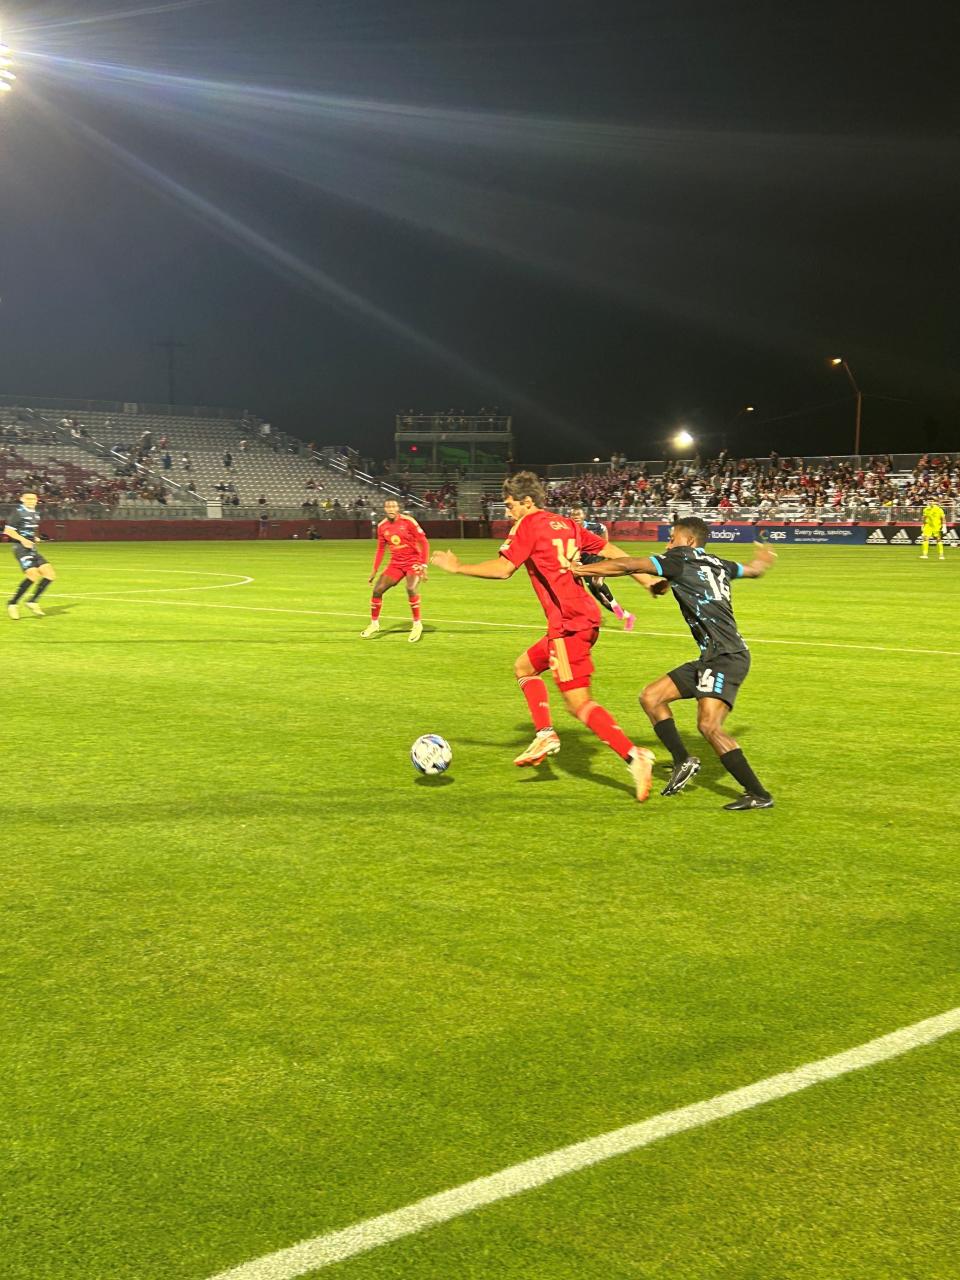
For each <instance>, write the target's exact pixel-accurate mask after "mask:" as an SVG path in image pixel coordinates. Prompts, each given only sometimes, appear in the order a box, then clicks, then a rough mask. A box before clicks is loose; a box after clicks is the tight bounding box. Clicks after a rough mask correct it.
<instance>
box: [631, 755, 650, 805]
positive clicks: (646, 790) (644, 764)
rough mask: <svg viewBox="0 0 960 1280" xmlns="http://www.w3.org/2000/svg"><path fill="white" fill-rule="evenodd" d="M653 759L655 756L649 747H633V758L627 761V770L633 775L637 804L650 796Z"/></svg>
mask: <svg viewBox="0 0 960 1280" xmlns="http://www.w3.org/2000/svg"><path fill="white" fill-rule="evenodd" d="M654 759H655V756H654V754H653V752H652V751H651V750H650V748H649V747H635V748H634V751H633V756H632V757H631V758H630V759H629V760H628V761H627V768H628V769H629V770H630V772H631V773H632V774H633V780H634V782H635V783H636V786H637V802H638V804H643V802H644V800H646V798H647V796H648V795H649V794H650V782H651V779H652V778H653V762H654Z"/></svg>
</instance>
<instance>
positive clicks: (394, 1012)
mask: <svg viewBox="0 0 960 1280" xmlns="http://www.w3.org/2000/svg"><path fill="white" fill-rule="evenodd" d="M493 547H494V544H492V543H489V544H464V548H463V555H464V556H465V558H472V559H479V558H482V556H484V555H486V554H489V553H490V552H492V550H493ZM46 550H47V554H48V556H49V558H50V559H51V561H52V562H53V563H54V564H55V566H56V567H57V569H58V572H59V575H60V577H59V580H58V582H57V583H56V584H55V585H54V588H53V589H52V590H51V591H50V592H49V593H48V595H47V597H46V601H45V604H46V607H47V609H48V616H47V617H46V618H44V619H36V618H33V617H30V616H26V617H24V618H23V619H22V620H21V621H19V622H12V621H8V620H7V619H6V618H5V617H3V618H2V619H0V622H2V625H3V626H4V627H5V636H4V648H5V673H6V688H7V694H6V707H7V712H6V717H5V719H6V725H5V734H4V737H5V747H6V760H7V772H6V776H7V784H6V801H5V805H4V810H5V822H4V830H5V837H6V839H5V849H6V851H5V856H4V864H5V874H4V876H3V880H2V895H0V909H2V921H3V933H2V939H0V957H2V960H0V979H2V987H0V990H2V1002H3V1006H2V1011H0V1026H2V1038H0V1080H2V1094H3V1104H2V1108H0V1124H2V1129H3V1141H2V1153H3V1154H2V1159H3V1162H4V1165H5V1168H4V1170H3V1174H2V1181H0V1200H2V1204H0V1276H2V1277H3V1280H108V1278H109V1280H132V1278H134V1277H136V1278H137V1280H181V1278H182V1280H205V1278H206V1277H209V1276H212V1275H214V1274H216V1273H218V1272H220V1271H222V1270H225V1269H227V1268H228V1267H232V1266H236V1265H239V1264H240V1263H242V1262H244V1261H246V1260H249V1259H253V1258H257V1257H259V1256H261V1255H263V1254H266V1253H269V1252H271V1251H274V1250H277V1249H281V1248H283V1247H285V1246H287V1245H291V1244H294V1243H295V1242H296V1241H298V1240H301V1239H304V1238H307V1237H312V1236H315V1235H318V1234H321V1233H323V1232H326V1231H330V1230H334V1229H336V1228H340V1227H345V1226H348V1225H350V1224H351V1223H354V1222H356V1221H357V1220H359V1219H362V1218H365V1217H368V1216H371V1215H376V1214H380V1213H383V1212H386V1211H388V1210H392V1209H396V1208H399V1207H401V1206H404V1205H407V1204H409V1203H410V1202H412V1201H414V1200H416V1199H418V1198H421V1197H423V1196H427V1195H431V1194H433V1193H435V1192H439V1191H441V1190H443V1189H445V1188H447V1187H451V1186H455V1185H457V1184H459V1183H462V1182H465V1181H468V1180H470V1179H472V1178H475V1177H478V1176H480V1175H482V1174H486V1173H492V1172H494V1171H496V1170H498V1169H500V1168H503V1167H504V1166H507V1165H510V1164H513V1163H515V1162H517V1161H521V1160H525V1159H527V1158H529V1157H532V1156H536V1155H539V1154H541V1153H544V1152H548V1151H551V1150H552V1149H554V1148H556V1147H559V1146H562V1145H565V1144H568V1143H571V1142H576V1141H578V1140H580V1139H583V1138H587V1137H590V1136H591V1135H594V1134H598V1133H603V1132H605V1131H607V1130H610V1129H613V1128H616V1127H618V1126H621V1125H624V1124H628V1123H631V1122H634V1121H638V1120H642V1119H644V1118H646V1117H648V1116H653V1115H655V1114H657V1113H659V1112H662V1111H664V1110H668V1109H670V1108H673V1107H679V1106H683V1105H686V1104H688V1103H694V1102H698V1101H700V1100H701V1099H706V1098H710V1097H712V1096H714V1095H715V1094H717V1093H720V1092H723V1091H725V1090H729V1089H733V1088H736V1087H737V1086H740V1085H744V1084H748V1083H750V1082H752V1081H754V1080H757V1079H760V1078H762V1077H764V1076H767V1075H771V1074H773V1073H776V1072H780V1071H785V1070H788V1069H790V1068H793V1067H795V1066H798V1065H799V1064H801V1063H805V1062H808V1061H811V1060H814V1059H818V1058H821V1057H823V1056H825V1055H828V1054H833V1053H837V1052H839V1051H840V1050H843V1049H847V1048H850V1047H852V1046H855V1045H858V1044H860V1043H862V1042H863V1041H866V1040H870V1039H872V1038H873V1037H875V1036H878V1035H881V1034H883V1033H885V1032H888V1031H892V1030H894V1029H896V1028H898V1027H901V1026H904V1025H905V1024H909V1023H912V1022H915V1021H917V1020H918V1019H921V1018H925V1017H929V1016H931V1015H933V1014H938V1013H941V1012H942V1011H944V1010H948V1009H951V1008H954V1007H955V1006H957V1005H958V1004H960V996H958V974H960V963H958V960H960V944H958V931H957V919H958V911H960V892H958V889H960V862H958V854H957V832H958V829H960V798H958V787H957V776H958V772H957V766H956V760H955V756H956V751H955V744H954V742H953V735H954V731H955V726H956V722H957V714H958V710H960V695H958V671H960V666H958V659H960V644H958V643H957V641H956V639H955V623H956V619H957V617H958V606H960V558H958V555H957V553H956V552H952V553H950V554H949V555H948V559H947V562H946V563H945V564H938V563H937V562H936V561H932V562H930V563H927V564H921V562H920V560H919V557H918V555H917V554H916V552H915V551H914V550H904V551H901V550H899V549H891V548H887V547H883V548H872V547H871V548H863V549H854V548H839V549H826V548H805V547H801V548H785V549H783V551H782V553H781V557H780V562H779V564H778V566H777V568H776V571H775V572H774V573H773V574H771V575H769V576H768V577H767V578H765V579H764V580H762V581H760V582H749V581H748V582H743V583H739V584H737V586H736V587H735V605H736V608H737V614H738V618H739V620H740V623H741V626H742V629H743V631H744V633H745V634H746V636H747V638H748V640H750V641H751V643H752V647H753V658H754V661H753V671H752V674H751V676H750V679H749V681H748V682H747V684H746V686H745V688H744V691H743V693H742V695H741V699H740V703H739V705H738V706H737V708H736V712H735V714H734V715H733V716H732V717H731V721H730V725H731V728H732V730H733V732H734V733H735V734H736V735H737V736H738V737H739V738H740V740H741V743H742V745H743V747H744V750H745V751H746V753H747V755H748V757H749V758H750V760H751V762H752V763H753V764H754V766H755V767H756V769H757V772H758V773H759V774H760V776H761V778H762V779H763V780H764V782H765V783H766V785H767V786H768V787H769V788H770V789H771V790H772V791H773V792H774V793H775V795H776V798H777V807H776V808H775V809H773V810H772V811H769V812H764V813H746V814H727V813H724V812H723V811H722V807H721V806H722V805H723V804H724V803H725V802H726V800H727V799H728V798H730V797H732V796H733V795H735V794H736V792H737V788H736V787H735V786H734V785H733V783H732V780H730V779H728V778H727V777H726V775H725V774H724V773H723V771H722V770H721V768H720V767H719V765H718V764H717V763H716V762H715V761H714V760H713V759H708V756H709V752H706V753H705V754H704V760H705V767H704V770H703V773H702V774H701V775H700V777H699V778H698V779H697V783H698V785H696V786H695V788H691V789H690V790H689V791H688V792H686V793H684V794H683V795H682V796H679V797H676V798H674V799H672V800H662V799H661V798H660V797H659V795H658V794H654V795H653V796H652V798H651V800H650V801H649V803H648V804H646V805H645V806H643V807H640V806H637V805H636V804H635V802H634V801H633V799H632V794H631V791H630V788H629V782H630V779H629V776H628V774H627V772H626V770H625V769H624V768H623V766H622V764H621V763H620V762H619V761H618V760H617V759H616V758H615V757H614V756H613V755H612V754H611V753H610V752H609V751H607V749H606V748H604V747H603V746H602V745H601V744H599V743H598V742H596V740H594V739H593V738H592V737H591V735H589V734H588V733H587V732H586V730H584V729H583V728H581V726H580V725H579V724H577V723H576V722H574V721H570V720H567V719H564V713H563V712H562V711H561V709H560V704H559V699H557V698H556V696H555V695H554V701H555V703H556V706H557V723H558V727H559V728H560V730H561V732H562V734H563V740H564V747H563V751H562V753H561V755H560V756H559V757H557V759H556V761H555V762H554V763H551V764H547V765H545V766H543V768H542V769H540V770H537V771H533V770H517V769H514V768H513V767H512V764H511V760H512V757H513V755H514V754H515V753H516V750H517V749H518V748H519V747H521V746H522V745H525V743H526V741H527V740H528V738H529V734H530V730H529V727H528V724H527V720H526V708H525V705H524V703H523V699H522V697H521V695H520V694H519V692H518V691H517V689H516V686H515V684H514V681H513V678H512V661H513V658H514V656H515V655H516V653H518V652H519V651H520V650H521V649H523V648H525V647H526V646H527V645H528V644H529V643H531V642H532V641H533V640H534V639H536V638H537V636H538V635H539V634H540V631H541V618H540V614H539V610H538V607H537V605H536V601H535V599H534V597H533V594H532V592H531V590H530V588H529V585H528V583H527V581H526V575H525V574H522V573H521V574H518V575H517V576H516V577H515V578H514V579H512V580H511V581H510V582H508V583H486V582H477V581H469V580H466V579H462V578H457V579H455V578H451V577H448V576H445V575H443V574H441V573H440V572H439V571H438V570H434V571H433V572H432V574H431V578H430V581H429V582H428V583H427V584H426V585H425V587H424V602H425V613H424V616H425V621H426V623H427V631H426V634H425V635H424V639H423V641H422V643H421V644H419V645H409V644H408V643H407V642H406V631H407V626H408V616H407V608H406V601H405V599H404V598H403V594H402V590H398V591H394V592H393V593H391V595H390V596H389V597H388V598H387V603H386V607H385V610H384V621H385V623H386V624H387V625H386V628H385V631H384V633H383V634H381V636H380V637H378V638H377V639H376V640H373V641H361V640H360V639H359V631H360V629H361V628H362V627H363V625H364V622H365V618H366V608H367V599H368V588H367V586H366V576H367V572H368V570H369V564H370V560H371V547H369V546H366V545H362V544H355V543H354V544H332V543H331V544H325V543H243V544H208V545H203V544H196V545H194V544H176V543H175V544H165V545H164V544H140V545H136V544H123V545H87V546H84V545H79V544H74V545H62V546H61V545H56V544H53V545H51V546H50V547H49V548H47V549H46ZM7 571H8V581H9V584H10V586H11V588H12V586H13V584H14V583H15V582H16V580H17V578H18V574H17V570H16V566H15V564H14V561H13V557H12V555H9V553H8V562H7ZM247 577H249V578H251V579H252V581H249V582H244V581H243V580H244V579H245V578H247ZM241 584H242V585H241ZM628 592H632V595H631V596H630V599H632V600H636V605H637V612H638V614H639V619H638V624H637V628H638V630H637V632H636V633H635V634H634V635H632V636H627V635H624V634H622V633H621V632H620V631H619V629H618V627H617V625H616V624H615V623H614V624H613V626H612V627H611V628H609V629H608V630H607V632H606V634H605V635H604V636H603V637H602V638H601V641H600V644H599V646H598V651H597V663H598V677H597V680H596V684H595V689H596V695H597V697H598V699H599V700H600V701H602V702H603V703H605V704H606V705H607V706H608V707H609V708H610V709H611V710H613V711H616V712H618V713H619V716H620V718H621V722H622V723H623V724H624V726H625V727H626V728H627V729H628V732H631V733H632V734H634V735H635V736H636V738H637V740H638V741H640V742H643V743H646V744H648V745H657V746H659V744H656V742H655V739H654V738H653V736H652V734H651V733H650V731H649V729H648V728H647V727H645V722H643V721H642V718H641V715H640V713H639V708H638V706H637V701H636V697H637V692H638V690H639V689H640V687H641V686H642V685H643V684H644V683H646V682H647V681H648V680H649V679H651V678H652V677H654V676H656V675H659V674H661V673H662V672H664V671H665V670H667V669H668V668H670V667H671V666H674V665H676V664H677V663H678V662H680V661H684V660H686V659H687V658H688V657H691V656H693V645H692V641H691V640H690V637H689V635H688V633H686V632H685V630H684V628H683V626H682V623H681V621H680V618H679V614H678V612H677V609H676V606H675V605H674V603H673V601H672V600H671V599H670V598H667V599H664V600H659V601H654V600H651V599H649V598H648V597H646V596H644V595H642V594H641V592H640V591H639V590H637V589H635V588H633V587H632V586H630V585H629V584H628V585H626V586H624V588H623V591H622V593H621V594H622V595H623V596H624V597H626V596H627V594H628ZM678 720H679V721H680V723H681V727H685V728H687V729H689V730H690V737H691V741H693V738H694V735H693V732H692V723H693V714H692V708H690V707H689V706H684V707H682V708H681V709H680V711H679V713H678ZM428 731H433V732H438V733H441V734H443V735H444V736H445V737H446V738H448V739H449V741H450V743H451V744H452V746H453V751H454V763H453V767H452V769H451V771H450V774H449V775H447V777H445V778H443V779H440V780H438V781H434V782H432V781H431V780H427V779H421V778H419V777H417V776H416V775H415V774H414V772H413V770H412V768H411V765H410V762H409V757H408V750H409V745H410V743H411V741H412V740H413V739H414V738H415V737H416V736H417V735H418V734H420V733H423V732H428ZM658 759H659V761H660V765H659V767H658V776H659V777H660V778H662V777H664V776H665V774H666V768H665V756H664V753H663V751H662V749H660V750H658ZM958 1140H960V1036H956V1037H948V1038H946V1039H943V1040H941V1041H939V1042H938V1043H937V1044H933V1045H930V1046H928V1047H926V1048H921V1049H918V1050H916V1051H914V1052H912V1053H909V1054H907V1055H905V1056H903V1057H900V1058H897V1059H895V1060H893V1061H890V1062H887V1063H884V1064H881V1065H878V1066H876V1067H873V1068H871V1069H869V1070H867V1071H862V1072H857V1073H855V1074H852V1075H848V1076H845V1077H843V1078H842V1079H838V1080H835V1081H833V1082H831V1083H828V1084H823V1085H820V1086H817V1087H815V1088H813V1089H810V1090H807V1091H806V1092H804V1093H801V1094H798V1095H796V1096H794V1097H792V1098H788V1099H785V1100H783V1101H779V1102H772V1103H770V1104H769V1105H766V1106H763V1107H760V1108H758V1109H756V1110H753V1111H750V1112H747V1113H745V1114H743V1115H740V1116H737V1117H733V1118H730V1119H726V1120H722V1121H720V1122H718V1123H716V1124H711V1125H708V1126H707V1127H704V1128H700V1129H697V1130H695V1131H692V1132H690V1133H686V1134H682V1135H679V1136H675V1137H671V1138H668V1139H666V1140H664V1141H663V1142H660V1143H658V1144H656V1145H654V1146H651V1147H649V1148H646V1149H644V1150H641V1151H637V1152H634V1153H632V1154H630V1155H627V1156H624V1157H621V1158H618V1159H615V1160H612V1161H610V1162H608V1163H605V1164H602V1165H599V1166H596V1167H594V1168H592V1169H590V1170H587V1171H584V1172H581V1173H577V1174H573V1175H572V1176H569V1177H566V1178H564V1179H562V1180H560V1181H558V1182H555V1183H553V1184H551V1185H550V1186H547V1187H545V1188H543V1189H541V1190H536V1191H533V1192H530V1193H528V1194H525V1195H522V1196H519V1197H517V1198H515V1199H512V1200H508V1201H504V1202H502V1203H500V1204H497V1205H493V1206H490V1207H488V1208H485V1209H482V1210H480V1211H478V1212H475V1213H472V1214H470V1215H469V1216H466V1217H463V1218H460V1219H458V1220H457V1221H454V1222H450V1223H447V1224H445V1225H441V1226H439V1227H437V1228H435V1229H434V1230H430V1231H426V1232H424V1233H422V1234H420V1235H416V1236H413V1237H411V1238H409V1239H407V1240H403V1241H399V1242H397V1243H395V1244H391V1245H388V1246H386V1247H385V1248H382V1249H378V1250H376V1251H374V1252H371V1253H367V1254H365V1255H362V1256H359V1257H355V1258H353V1259H351V1260H349V1261H346V1262H344V1263H341V1264H338V1265H336V1266H334V1267H333V1268H331V1270H330V1274H331V1275H333V1274H336V1275H337V1276H342V1277H343V1280H374V1278H376V1280H394V1278H396V1280H401V1278H402V1280H480V1278H483V1280H488V1278H489V1280H521V1278H523V1280H610V1278H611V1277H616V1278H619V1277H624V1278H625V1277H657V1278H658V1280H707V1278H709V1280H713V1278H714V1277H724V1278H733V1277H735V1278H737V1280H747V1278H749V1280H770V1278H771V1277H776V1278H779V1277H783V1278H784V1280H786V1278H789V1280H797V1278H800V1277H804V1278H805V1277H817V1278H823V1280H838V1278H844V1280H845V1278H847V1277H849V1278H850V1280H855V1278H856V1280H863V1278H864V1277H890V1278H891V1280H904V1278H905V1277H917V1278H918V1280H919V1278H920V1277H923V1278H924V1280H930V1278H946V1277H957V1276H958V1275H960V1262H958V1249H957V1241H958V1239H960V1221H958V1218H960V1214H958V1210H957V1206H958V1205H960V1163H958V1160H957V1149H958ZM323 1274H327V1273H326V1271H325V1272H324V1273H323Z"/></svg>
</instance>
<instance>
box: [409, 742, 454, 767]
mask: <svg viewBox="0 0 960 1280" xmlns="http://www.w3.org/2000/svg"><path fill="white" fill-rule="evenodd" d="M410 759H411V760H412V761H413V767H414V768H415V769H417V770H418V771H419V772H420V773H443V772H444V771H445V770H446V769H449V768H450V761H451V760H452V759H453V752H452V751H451V750H450V743H449V742H447V741H446V739H445V738H441V737H440V735H439V733H425V734H424V735H423V736H422V737H420V738H418V739H417V740H416V742H415V743H414V744H413V746H412V747H411V748H410Z"/></svg>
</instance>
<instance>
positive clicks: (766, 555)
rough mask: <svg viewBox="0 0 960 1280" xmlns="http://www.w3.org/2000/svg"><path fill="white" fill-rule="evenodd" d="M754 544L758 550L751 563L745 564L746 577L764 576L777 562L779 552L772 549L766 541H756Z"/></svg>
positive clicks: (744, 572)
mask: <svg viewBox="0 0 960 1280" xmlns="http://www.w3.org/2000/svg"><path fill="white" fill-rule="evenodd" d="M753 545H754V547H755V548H756V550H755V551H754V553H753V559H752V560H751V561H750V563H749V564H745V565H744V566H743V576H744V577H745V578H762V577H763V575H764V574H765V573H766V572H767V570H768V569H772V568H773V566H774V564H775V563H776V559H777V553H776V552H775V551H771V550H770V548H769V547H768V546H767V544H766V543H765V542H755V543H754V544H753Z"/></svg>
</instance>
